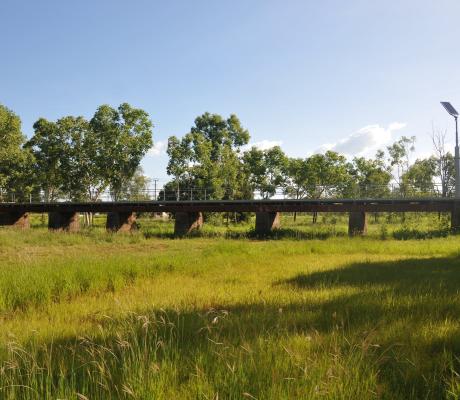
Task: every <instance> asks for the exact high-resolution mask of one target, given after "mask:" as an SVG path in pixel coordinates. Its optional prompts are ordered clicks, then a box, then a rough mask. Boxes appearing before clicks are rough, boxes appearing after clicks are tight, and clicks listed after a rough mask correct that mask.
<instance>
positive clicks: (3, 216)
mask: <svg viewBox="0 0 460 400" xmlns="http://www.w3.org/2000/svg"><path fill="white" fill-rule="evenodd" d="M0 226H12V227H15V228H30V220H29V213H24V212H17V211H12V212H4V213H0Z"/></svg>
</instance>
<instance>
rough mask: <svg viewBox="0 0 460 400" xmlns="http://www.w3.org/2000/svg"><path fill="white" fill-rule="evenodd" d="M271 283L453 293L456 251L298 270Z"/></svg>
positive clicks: (458, 263)
mask: <svg viewBox="0 0 460 400" xmlns="http://www.w3.org/2000/svg"><path fill="white" fill-rule="evenodd" d="M275 284H276V285H280V284H284V285H290V286H294V287H296V288H304V289H309V288H316V287H323V288H328V287H334V286H343V285H348V286H356V287H363V288H365V287H368V286H373V285H379V286H382V285H385V286H388V288H391V289H392V290H398V291H400V292H411V291H413V290H414V289H417V290H419V289H420V288H423V289H426V290H433V291H434V292H440V293H443V294H445V293H446V292H448V293H450V294H452V293H457V292H458V291H459V288H460V255H457V256H453V257H450V258H447V257H443V258H419V259H406V260H397V261H387V262H364V263H355V264H351V265H348V266H346V267H344V268H340V269H333V270H327V271H321V272H314V273H312V274H299V275H297V276H295V277H293V278H289V279H286V280H281V281H278V282H276V283H275Z"/></svg>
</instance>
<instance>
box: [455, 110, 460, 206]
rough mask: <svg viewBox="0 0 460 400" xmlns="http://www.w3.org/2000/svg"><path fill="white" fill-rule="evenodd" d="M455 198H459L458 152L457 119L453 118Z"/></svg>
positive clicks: (459, 163)
mask: <svg viewBox="0 0 460 400" xmlns="http://www.w3.org/2000/svg"><path fill="white" fill-rule="evenodd" d="M455 198H457V199H459V198H460V150H459V148H458V121H457V117H455Z"/></svg>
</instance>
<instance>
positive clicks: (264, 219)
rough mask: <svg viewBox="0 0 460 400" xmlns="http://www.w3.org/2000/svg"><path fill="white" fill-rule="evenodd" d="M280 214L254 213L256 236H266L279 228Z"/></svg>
mask: <svg viewBox="0 0 460 400" xmlns="http://www.w3.org/2000/svg"><path fill="white" fill-rule="evenodd" d="M280 220H281V213H279V212H256V234H257V235H267V234H269V233H270V232H271V231H273V230H274V229H278V228H279V227H280V226H281V223H280Z"/></svg>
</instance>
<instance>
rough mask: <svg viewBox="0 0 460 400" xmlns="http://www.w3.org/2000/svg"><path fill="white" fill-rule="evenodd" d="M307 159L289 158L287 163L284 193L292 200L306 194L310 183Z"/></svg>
mask: <svg viewBox="0 0 460 400" xmlns="http://www.w3.org/2000/svg"><path fill="white" fill-rule="evenodd" d="M309 172H310V171H309V168H308V159H303V158H289V159H288V162H287V181H286V193H287V195H288V196H289V197H292V198H294V199H301V198H303V197H305V196H307V194H308V189H309V187H310V186H311V185H312V183H311V182H310V178H311V174H310V173H309Z"/></svg>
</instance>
